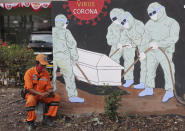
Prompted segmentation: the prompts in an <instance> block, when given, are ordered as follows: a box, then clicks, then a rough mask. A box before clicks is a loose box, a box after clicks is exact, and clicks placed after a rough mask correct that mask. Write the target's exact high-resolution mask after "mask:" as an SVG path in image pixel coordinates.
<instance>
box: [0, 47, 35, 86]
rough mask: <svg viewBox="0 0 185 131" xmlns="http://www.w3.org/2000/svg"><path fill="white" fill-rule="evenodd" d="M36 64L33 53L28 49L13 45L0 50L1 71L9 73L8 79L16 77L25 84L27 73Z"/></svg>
mask: <svg viewBox="0 0 185 131" xmlns="http://www.w3.org/2000/svg"><path fill="white" fill-rule="evenodd" d="M34 62H35V56H34V54H33V51H32V50H29V51H28V50H27V48H26V47H20V46H18V45H16V44H13V45H10V46H8V47H3V48H0V70H1V71H4V72H5V71H9V73H8V78H12V77H14V78H15V79H16V80H19V82H23V80H24V74H25V71H26V70H27V69H28V68H30V67H31V66H33V65H34ZM16 82H18V81H16Z"/></svg>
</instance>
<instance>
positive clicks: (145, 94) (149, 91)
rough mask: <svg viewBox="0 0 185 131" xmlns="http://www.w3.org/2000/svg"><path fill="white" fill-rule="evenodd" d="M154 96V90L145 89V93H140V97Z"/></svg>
mask: <svg viewBox="0 0 185 131" xmlns="http://www.w3.org/2000/svg"><path fill="white" fill-rule="evenodd" d="M153 94H154V92H153V88H145V89H144V90H143V91H141V92H140V93H139V97H143V96H152V95H153Z"/></svg>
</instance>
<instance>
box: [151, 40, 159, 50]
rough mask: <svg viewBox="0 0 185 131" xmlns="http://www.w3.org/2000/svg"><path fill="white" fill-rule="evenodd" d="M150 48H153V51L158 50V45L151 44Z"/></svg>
mask: <svg viewBox="0 0 185 131" xmlns="http://www.w3.org/2000/svg"><path fill="white" fill-rule="evenodd" d="M149 46H150V47H152V49H158V45H157V43H156V42H151V43H150V45H149Z"/></svg>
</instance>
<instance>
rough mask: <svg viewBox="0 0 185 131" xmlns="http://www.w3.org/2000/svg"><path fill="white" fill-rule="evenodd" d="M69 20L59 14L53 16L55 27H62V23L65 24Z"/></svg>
mask: <svg viewBox="0 0 185 131" xmlns="http://www.w3.org/2000/svg"><path fill="white" fill-rule="evenodd" d="M68 23H69V22H68V20H67V18H66V16H65V15H63V14H60V15H57V16H56V17H55V26H56V27H63V26H64V25H67V24H68Z"/></svg>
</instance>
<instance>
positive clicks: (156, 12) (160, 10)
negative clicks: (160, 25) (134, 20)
mask: <svg viewBox="0 0 185 131" xmlns="http://www.w3.org/2000/svg"><path fill="white" fill-rule="evenodd" d="M147 12H148V15H149V17H150V18H151V19H152V20H154V21H156V20H158V19H161V18H162V17H164V16H166V11H165V7H164V6H162V5H160V4H159V3H157V2H154V3H151V4H150V5H149V7H148V9H147Z"/></svg>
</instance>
